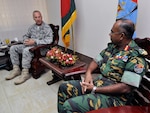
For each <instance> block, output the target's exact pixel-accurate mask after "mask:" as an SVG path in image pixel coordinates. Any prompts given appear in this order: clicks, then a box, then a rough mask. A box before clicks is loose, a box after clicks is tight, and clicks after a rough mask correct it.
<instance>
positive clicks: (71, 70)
mask: <svg viewBox="0 0 150 113" xmlns="http://www.w3.org/2000/svg"><path fill="white" fill-rule="evenodd" d="M40 62H41V63H42V64H44V65H45V66H46V67H47V68H49V69H51V70H52V73H53V74H54V75H53V79H52V80H51V81H48V82H47V84H48V85H51V84H53V83H56V82H58V81H60V80H71V79H75V80H81V76H80V75H81V74H83V73H85V72H86V68H87V64H86V63H85V62H83V61H80V60H77V62H76V63H75V65H73V66H70V67H63V66H60V65H58V64H57V63H52V62H50V61H49V60H48V59H47V58H46V57H43V58H40Z"/></svg>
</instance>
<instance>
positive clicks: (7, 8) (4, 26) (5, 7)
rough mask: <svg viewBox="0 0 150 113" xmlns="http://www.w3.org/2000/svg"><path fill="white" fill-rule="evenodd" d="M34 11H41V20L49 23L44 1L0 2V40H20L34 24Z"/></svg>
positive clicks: (3, 0) (4, 0) (9, 0)
mask: <svg viewBox="0 0 150 113" xmlns="http://www.w3.org/2000/svg"><path fill="white" fill-rule="evenodd" d="M34 10H39V11H41V13H42V16H43V20H44V21H45V22H46V23H49V20H48V13H47V3H46V0H0V39H1V40H4V39H6V38H7V39H10V40H13V39H14V38H15V37H17V38H18V39H19V40H22V36H23V35H24V34H25V33H26V32H27V30H28V28H29V26H30V25H32V24H33V23H34V20H33V16H32V12H33V11H34Z"/></svg>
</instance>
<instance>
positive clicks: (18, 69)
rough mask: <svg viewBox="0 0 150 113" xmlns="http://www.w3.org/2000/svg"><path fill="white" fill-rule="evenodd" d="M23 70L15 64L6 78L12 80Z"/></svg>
mask: <svg viewBox="0 0 150 113" xmlns="http://www.w3.org/2000/svg"><path fill="white" fill-rule="evenodd" d="M20 74H21V71H20V68H19V66H18V65H13V70H12V71H11V73H10V74H9V75H8V76H7V77H6V78H5V79H6V80H11V79H13V78H15V77H16V76H18V75H20Z"/></svg>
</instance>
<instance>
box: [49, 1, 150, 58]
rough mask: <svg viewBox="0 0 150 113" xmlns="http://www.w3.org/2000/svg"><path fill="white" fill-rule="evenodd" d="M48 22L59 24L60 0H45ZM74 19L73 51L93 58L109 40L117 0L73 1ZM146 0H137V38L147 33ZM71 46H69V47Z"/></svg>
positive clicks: (149, 18) (148, 33)
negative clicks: (75, 16)
mask: <svg viewBox="0 0 150 113" xmlns="http://www.w3.org/2000/svg"><path fill="white" fill-rule="evenodd" d="M47 1H48V7H49V9H48V12H49V18H50V21H51V23H55V24H59V25H60V32H59V33H60V42H59V44H60V45H63V43H62V40H61V17H60V0H47ZM75 2H76V9H77V20H76V21H75V23H74V27H73V28H74V38H75V50H76V51H78V52H80V53H83V54H85V55H88V56H91V57H95V55H97V54H98V53H99V51H100V50H102V49H104V48H105V47H106V44H107V43H108V42H109V41H110V40H109V39H110V38H109V32H110V29H111V27H112V25H113V23H114V22H115V19H116V12H117V4H118V0H111V1H110V0H75ZM149 4H150V0H139V9H138V10H139V11H138V12H139V14H138V20H137V37H146V36H150V32H149V28H150V26H149V23H150V15H149V9H150V7H148V5H149ZM70 48H71V49H73V46H72V45H71V46H70Z"/></svg>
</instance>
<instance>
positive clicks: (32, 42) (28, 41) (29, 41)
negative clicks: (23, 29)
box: [23, 39, 35, 46]
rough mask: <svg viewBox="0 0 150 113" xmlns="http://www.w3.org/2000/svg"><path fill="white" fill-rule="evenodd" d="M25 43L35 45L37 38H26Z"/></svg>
mask: <svg viewBox="0 0 150 113" xmlns="http://www.w3.org/2000/svg"><path fill="white" fill-rule="evenodd" d="M23 43H24V45H27V46H29V45H34V44H35V40H33V39H26V40H24V42H23Z"/></svg>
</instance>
